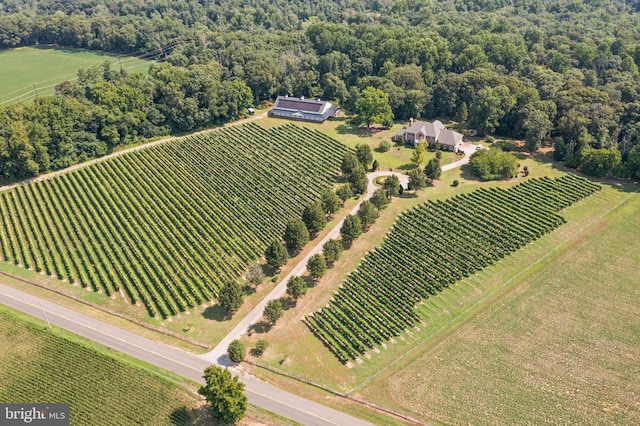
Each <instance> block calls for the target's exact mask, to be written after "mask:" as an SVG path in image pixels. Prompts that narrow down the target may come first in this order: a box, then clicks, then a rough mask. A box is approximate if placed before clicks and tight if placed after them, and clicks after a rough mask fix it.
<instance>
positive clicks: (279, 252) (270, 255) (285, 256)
mask: <svg viewBox="0 0 640 426" xmlns="http://www.w3.org/2000/svg"><path fill="white" fill-rule="evenodd" d="M264 257H265V259H266V260H267V265H269V266H271V267H272V268H275V269H280V268H281V267H282V266H283V265H284V264H285V263H287V260H289V253H287V248H286V247H285V246H284V244H282V242H281V241H280V240H274V241H273V242H272V243H271V244H269V247H267V250H266V251H265V252H264Z"/></svg>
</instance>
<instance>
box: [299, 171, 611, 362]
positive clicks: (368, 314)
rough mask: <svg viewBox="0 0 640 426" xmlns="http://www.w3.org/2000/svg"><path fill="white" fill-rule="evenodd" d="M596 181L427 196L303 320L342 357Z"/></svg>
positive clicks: (402, 326)
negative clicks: (448, 196) (431, 198)
mask: <svg viewBox="0 0 640 426" xmlns="http://www.w3.org/2000/svg"><path fill="white" fill-rule="evenodd" d="M599 188H600V187H599V186H598V185H596V184H594V183H591V182H590V181H588V180H586V179H582V178H579V177H577V176H575V175H572V174H568V175H566V176H563V177H562V178H558V179H549V178H542V179H532V180H528V181H526V182H523V183H521V184H519V185H516V186H514V187H511V188H509V189H506V190H505V189H499V188H490V189H484V188H483V189H478V190H476V191H474V192H471V193H469V194H465V195H458V196H455V197H453V198H451V199H449V200H447V201H444V202H443V201H438V202H432V201H429V202H427V203H425V204H423V205H421V206H419V207H416V208H414V209H412V210H410V211H408V212H406V213H404V214H403V215H401V216H400V217H399V218H398V221H397V222H396V224H395V225H394V227H393V229H392V230H391V231H390V232H389V233H388V234H387V236H386V237H385V240H384V241H383V243H382V245H381V246H380V247H379V248H377V249H375V250H373V251H371V252H369V253H368V254H367V255H366V256H365V258H364V259H363V261H362V263H361V264H360V266H358V268H357V269H356V270H355V271H353V272H352V273H351V274H350V275H349V276H348V277H347V278H346V280H345V282H344V283H343V285H342V286H341V287H340V289H339V290H338V291H337V292H336V294H334V296H333V299H332V301H331V302H330V303H329V304H328V305H327V306H326V307H325V308H322V309H321V310H320V311H318V312H316V313H315V314H313V315H311V316H307V317H306V318H305V319H304V322H305V323H306V324H307V326H308V327H309V328H310V329H311V331H312V332H313V333H314V334H315V335H316V336H317V337H318V338H319V339H320V340H321V341H322V342H323V343H324V345H325V346H327V347H328V348H329V350H331V351H332V352H333V353H334V354H335V355H336V356H337V357H338V358H339V359H340V361H342V362H343V363H345V362H347V361H349V360H353V359H356V358H358V357H360V355H363V354H364V353H365V352H367V351H368V350H370V349H372V348H374V347H376V346H379V345H382V344H383V343H384V342H385V341H388V340H389V339H391V338H393V336H398V335H400V333H401V332H403V331H405V330H408V329H409V328H410V327H413V326H414V325H416V324H418V323H419V322H420V318H419V316H418V315H417V313H416V311H415V309H414V307H415V305H416V303H418V302H419V301H421V300H422V299H425V298H428V297H429V296H432V295H435V294H437V293H438V292H440V291H442V290H443V289H444V288H446V287H449V286H450V285H452V284H454V283H455V282H456V281H459V280H461V279H462V278H463V277H468V276H469V275H471V274H473V273H475V272H477V271H479V270H481V269H482V268H484V267H486V266H488V265H491V264H493V263H494V262H497V261H498V260H499V259H501V258H503V257H504V256H507V255H508V254H510V253H511V252H514V251H516V250H517V249H518V248H520V247H522V246H524V245H526V244H527V243H530V242H532V241H534V240H536V239H537V238H540V237H541V236H543V235H544V234H546V233H548V232H551V231H553V230H554V229H555V228H557V227H558V226H559V225H561V224H562V223H564V222H565V220H564V219H563V218H562V217H561V216H559V215H558V214H557V212H559V211H560V210H562V209H563V208H565V207H568V206H569V205H571V204H573V203H575V202H577V201H578V200H580V199H582V198H584V197H587V196H589V195H591V194H592V193H593V192H595V191H597V190H598V189H599Z"/></svg>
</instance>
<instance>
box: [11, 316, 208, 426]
mask: <svg viewBox="0 0 640 426" xmlns="http://www.w3.org/2000/svg"><path fill="white" fill-rule="evenodd" d="M21 318H22V317H21V316H15V315H14V314H13V313H12V311H8V310H7V309H5V308H4V307H2V308H0V346H1V347H2V351H0V377H2V386H0V401H3V403H24V402H25V401H55V402H61V403H67V404H69V406H70V407H69V408H70V417H71V422H70V424H72V425H112V426H115V425H132V424H137V425H143V424H147V425H149V424H151V425H167V426H168V425H189V424H194V423H193V422H192V418H191V417H192V416H191V415H190V410H191V409H192V408H195V407H198V406H199V405H200V404H201V402H200V401H199V399H198V398H197V397H196V396H194V395H193V392H192V391H189V390H187V389H184V388H181V387H180V386H178V385H177V384H175V383H173V382H171V381H169V380H167V379H166V378H162V377H160V376H157V375H155V374H153V373H152V372H149V371H147V370H145V369H143V368H141V367H136V366H135V365H133V364H131V363H130V362H126V361H123V360H121V359H118V358H114V357H112V356H110V355H108V354H107V353H106V351H105V352H101V351H100V350H99V349H96V348H93V347H91V346H87V345H86V344H83V343H81V342H79V341H77V340H68V339H67V338H65V337H63V335H60V334H59V333H58V332H57V331H56V330H54V332H52V331H51V330H49V329H47V328H46V324H44V325H42V324H41V323H40V324H38V323H36V321H35V320H32V319H27V320H23V319H21ZM37 423H38V422H37V421H35V422H33V424H37ZM40 423H42V422H40ZM44 423H48V422H44Z"/></svg>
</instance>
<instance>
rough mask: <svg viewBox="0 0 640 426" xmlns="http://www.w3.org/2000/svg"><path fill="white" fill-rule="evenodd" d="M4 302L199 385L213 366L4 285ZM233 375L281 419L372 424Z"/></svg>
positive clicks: (0, 296) (322, 424) (0, 292)
mask: <svg viewBox="0 0 640 426" xmlns="http://www.w3.org/2000/svg"><path fill="white" fill-rule="evenodd" d="M0 303H2V304H4V305H7V306H9V307H12V308H14V309H17V310H19V311H22V312H24V313H27V314H29V315H32V316H34V317H37V318H40V319H42V320H45V321H49V322H50V323H51V324H53V325H56V326H58V327H62V328H64V329H67V330H69V331H71V332H73V333H76V334H79V335H81V336H83V337H86V338H88V339H91V340H94V341H96V342H98V343H101V344H103V345H105V346H107V347H110V348H113V349H115V350H118V351H120V352H124V353H126V354H128V355H131V356H133V357H136V358H138V359H141V360H143V361H146V362H148V363H150V364H153V365H155V366H158V367H160V368H164V369H166V370H169V371H173V372H174V373H176V374H179V375H181V376H183V377H187V378H189V379H191V380H195V381H197V382H198V383H204V381H203V380H202V374H203V371H204V369H205V368H206V367H208V366H209V365H210V364H211V363H210V362H208V361H206V360H204V359H202V358H200V357H197V356H195V355H193V354H190V353H187V352H185V351H182V350H180V349H176V348H173V347H171V346H168V345H165V344H162V343H158V342H154V341H151V340H149V339H146V338H144V337H140V336H138V335H135V334H133V333H129V332H127V331H124V330H122V329H120V328H118V327H115V326H112V325H109V324H106V323H103V322H101V321H98V320H96V319H94V318H91V317H88V316H86V315H83V314H80V313H78V312H75V311H73V310H71V309H67V308H64V307H62V306H59V305H57V304H55V303H51V302H48V301H46V300H44V299H40V298H38V297H35V296H32V295H30V294H27V293H24V292H22V291H20V290H16V289H14V288H12V287H8V286H5V285H3V284H0ZM232 371H233V370H232ZM233 372H234V374H236V375H239V377H240V380H241V381H242V382H243V383H245V385H246V388H245V391H246V394H247V398H248V399H249V402H250V403H252V404H254V405H257V406H260V407H263V408H265V409H267V410H269V411H272V412H274V413H277V414H279V415H281V416H284V417H287V418H289V419H292V420H295V421H297V422H300V423H302V424H305V425H314V426H315V425H318V426H326V425H349V426H351V425H353V426H360V425H370V423H367V422H365V421H363V420H360V419H357V418H355V417H352V416H349V415H347V414H344V413H341V412H339V411H337V410H334V409H332V408H329V407H326V406H324V405H322V404H318V403H316V402H313V401H309V400H307V399H304V398H301V397H299V396H296V395H294V394H291V393H289V392H285V391H283V390H281V389H278V388H276V387H274V386H271V385H269V384H267V383H264V382H261V381H259V380H257V379H256V378H254V377H252V376H249V375H243V374H239V373H238V372H236V371H233Z"/></svg>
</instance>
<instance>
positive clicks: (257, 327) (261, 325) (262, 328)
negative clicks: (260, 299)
mask: <svg viewBox="0 0 640 426" xmlns="http://www.w3.org/2000/svg"><path fill="white" fill-rule="evenodd" d="M271 327H272V325H271V323H268V322H267V321H260V322H257V323H255V324H253V325H252V326H251V327H250V329H251V330H252V331H253V332H254V333H258V334H264V333H267V332H269V330H271Z"/></svg>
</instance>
